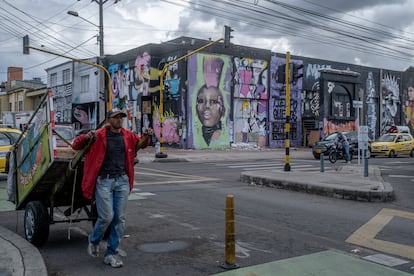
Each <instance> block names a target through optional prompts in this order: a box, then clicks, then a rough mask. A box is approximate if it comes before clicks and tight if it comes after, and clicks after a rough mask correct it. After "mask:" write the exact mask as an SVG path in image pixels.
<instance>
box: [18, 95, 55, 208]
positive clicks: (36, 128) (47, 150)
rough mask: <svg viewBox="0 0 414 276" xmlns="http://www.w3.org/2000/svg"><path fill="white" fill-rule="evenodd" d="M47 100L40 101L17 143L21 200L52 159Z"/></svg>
mask: <svg viewBox="0 0 414 276" xmlns="http://www.w3.org/2000/svg"><path fill="white" fill-rule="evenodd" d="M47 104H48V101H45V102H43V103H42V106H41V108H40V109H39V110H38V111H37V112H36V115H35V117H33V118H32V119H31V120H30V121H29V125H28V129H27V131H26V135H25V137H24V138H23V139H22V140H21V142H20V143H19V144H18V145H17V153H16V157H15V158H16V164H17V195H18V202H21V201H22V200H23V199H24V198H25V197H26V196H27V194H28V193H29V192H30V191H31V189H32V188H33V185H34V184H35V183H37V181H38V180H39V179H40V178H41V177H42V176H43V175H44V173H45V171H46V170H47V168H48V167H49V165H50V163H51V162H52V161H53V160H52V158H53V156H52V154H51V153H52V152H51V148H52V147H51V146H50V145H51V139H52V138H51V137H52V135H51V125H50V123H48V121H49V120H50V118H48V114H49V112H50V109H49V107H48V105H47Z"/></svg>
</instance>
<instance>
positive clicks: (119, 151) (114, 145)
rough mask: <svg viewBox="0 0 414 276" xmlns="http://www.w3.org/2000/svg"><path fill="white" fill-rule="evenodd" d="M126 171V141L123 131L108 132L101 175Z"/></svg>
mask: <svg viewBox="0 0 414 276" xmlns="http://www.w3.org/2000/svg"><path fill="white" fill-rule="evenodd" d="M124 173H125V143H124V137H123V135H122V133H113V132H111V131H110V130H108V131H107V132H106V153H105V159H104V162H103V164H102V167H101V170H100V171H99V175H101V176H103V175H107V174H111V175H114V174H124Z"/></svg>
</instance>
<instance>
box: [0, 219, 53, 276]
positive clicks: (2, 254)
mask: <svg viewBox="0 0 414 276" xmlns="http://www.w3.org/2000/svg"><path fill="white" fill-rule="evenodd" d="M0 275H8V276H9V275H10V276H21V275H39V276H42V275H47V269H46V265H45V263H44V261H43V258H42V255H40V253H39V250H37V248H36V247H34V246H33V245H32V244H31V243H29V242H28V241H26V240H25V239H24V238H23V237H21V236H20V235H18V234H15V233H13V232H12V231H10V230H8V229H6V228H4V227H2V226H0Z"/></svg>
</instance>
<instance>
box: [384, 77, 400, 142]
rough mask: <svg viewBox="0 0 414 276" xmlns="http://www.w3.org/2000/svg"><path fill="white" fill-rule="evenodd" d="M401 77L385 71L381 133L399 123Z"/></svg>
mask: <svg viewBox="0 0 414 276" xmlns="http://www.w3.org/2000/svg"><path fill="white" fill-rule="evenodd" d="M400 103H401V101H400V84H399V78H398V77H397V76H395V75H393V74H391V73H385V74H384V75H383V77H382V79H381V111H382V112H381V129H380V134H384V133H386V132H387V130H388V128H389V127H390V126H392V125H399V123H400V119H399V116H398V115H399V108H400Z"/></svg>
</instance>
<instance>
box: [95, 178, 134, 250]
mask: <svg viewBox="0 0 414 276" xmlns="http://www.w3.org/2000/svg"><path fill="white" fill-rule="evenodd" d="M128 195H129V180H128V176H127V175H122V176H120V177H118V178H102V177H98V179H97V181H96V188H95V199H96V209H97V210H98V219H97V220H96V223H95V227H94V228H93V232H92V233H91V235H90V236H89V242H90V243H92V244H94V245H99V242H100V241H101V240H102V238H103V236H104V234H105V231H106V229H107V228H108V227H111V228H110V229H111V230H110V234H109V238H108V247H107V249H106V251H105V256H107V255H116V254H118V246H119V242H120V240H121V237H122V235H123V234H124V230H125V212H126V207H127V202H128Z"/></svg>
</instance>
